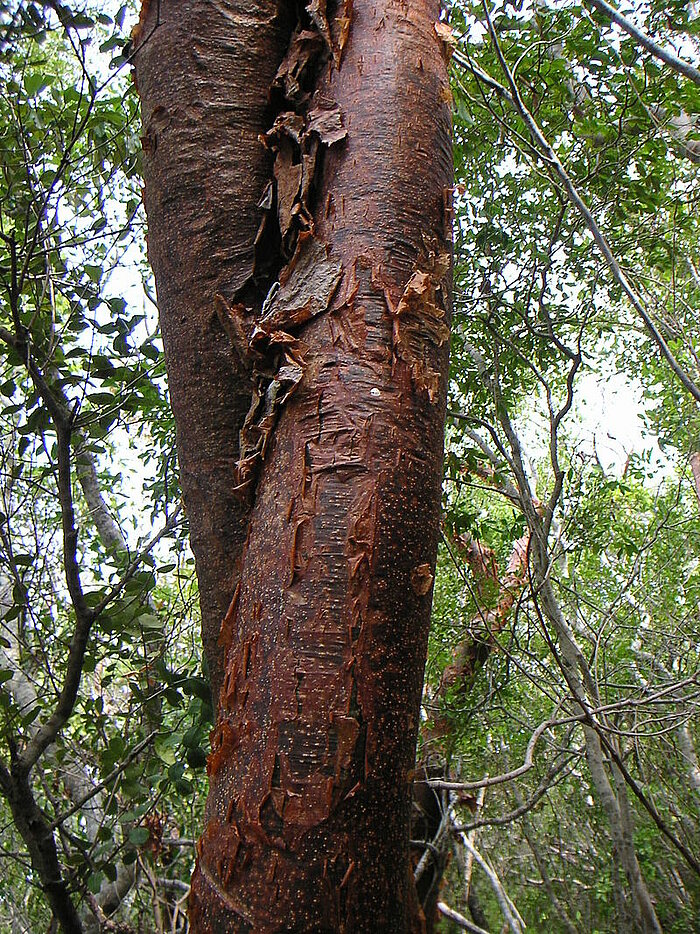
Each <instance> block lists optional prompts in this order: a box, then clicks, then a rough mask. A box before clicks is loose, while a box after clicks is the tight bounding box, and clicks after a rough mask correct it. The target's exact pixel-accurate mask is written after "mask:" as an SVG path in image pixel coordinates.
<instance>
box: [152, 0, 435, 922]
mask: <svg viewBox="0 0 700 934" xmlns="http://www.w3.org/2000/svg"><path fill="white" fill-rule="evenodd" d="M292 14H294V15H292ZM438 16H439V4H438V3H437V2H434V0H416V2H412V3H410V4H408V3H399V2H388V0H383V2H379V3H369V2H365V0H355V3H354V4H353V5H352V7H351V5H350V3H349V2H346V3H343V2H339V3H337V4H334V5H333V7H332V8H331V5H330V4H329V8H328V11H326V5H325V4H324V3H321V2H318V0H311V2H310V3H309V4H308V7H307V9H306V10H302V11H301V14H300V17H299V21H298V22H296V21H295V17H296V5H293V4H288V5H287V4H285V5H282V6H281V7H280V10H279V11H277V10H276V7H275V4H272V3H267V4H265V3H255V4H251V3H248V4H246V3H226V2H223V0H219V2H217V3H216V4H211V3H209V4H207V3H204V2H201V0H200V2H189V3H185V4H178V5H177V8H175V4H174V3H166V2H161V3H160V4H156V3H155V2H152V3H151V4H150V5H149V6H148V9H146V10H145V11H144V16H143V17H142V22H141V24H140V28H139V31H138V35H137V44H138V43H141V47H140V50H139V52H138V54H137V74H138V83H139V90H140V93H141V97H142V104H143V113H144V134H145V148H146V152H145V156H144V173H145V180H146V192H145V201H146V207H147V211H148V219H149V254H150V256H151V260H152V263H153V265H154V270H155V274H156V281H157V284H158V294H159V306H160V309H161V316H162V318H163V332H164V338H165V341H166V355H167V362H168V367H169V373H170V380H171V387H172V388H171V391H172V393H173V406H174V410H175V415H176V421H177V425H178V447H179V452H180V457H181V461H182V463H183V488H184V490H185V498H186V503H187V508H188V513H189V516H190V523H191V525H192V528H193V533H194V534H193V547H194V549H195V552H196V554H197V572H198V577H199V581H200V590H201V600H202V606H203V612H204V608H205V606H209V605H210V606H212V607H214V606H217V607H218V609H219V617H218V619H217V626H216V629H217V634H218V623H219V622H220V620H221V617H222V616H223V617H224V622H223V625H222V626H221V632H220V634H219V636H218V646H217V648H218V651H220V652H221V653H222V655H221V658H222V659H225V662H223V661H220V660H218V659H217V658H215V659H214V662H213V663H212V660H211V658H210V666H211V667H212V670H213V671H219V672H225V674H224V676H223V682H222V684H221V691H220V693H219V695H218V699H219V707H218V718H217V725H216V728H215V730H214V732H213V734H212V754H211V756H210V758H209V762H208V771H209V776H210V795H209V799H208V803H207V826H206V830H205V832H204V835H203V837H202V839H201V841H200V844H199V846H198V864H197V869H196V871H195V876H194V879H193V885H192V895H191V906H190V911H191V918H192V924H193V929H194V930H196V931H197V932H199V934H202V932H215V931H223V930H226V931H266V932H267V931H269V932H272V931H285V932H291V931H299V932H301V931H304V932H308V931H328V932H330V931H348V932H349V931H363V930H367V931H370V930H371V931H373V932H384V931H386V932H389V931H391V932H392V934H393V932H402V931H405V932H408V931H419V930H420V929H421V926H422V923H423V922H422V918H421V916H420V910H419V908H418V903H417V899H416V894H415V888H414V885H413V880H412V876H411V872H410V858H409V817H410V793H411V780H410V777H411V771H412V767H413V760H414V754H415V742H416V736H417V730H418V715H419V705H420V695H421V687H422V676H423V667H424V663H425V653H426V646H427V633H428V625H429V616H430V602H431V601H430V595H431V593H432V581H433V572H434V565H435V554H436V549H437V537H438V523H439V499H440V480H441V461H442V422H443V416H444V398H445V391H446V375H447V337H448V331H447V322H448V318H449V303H450V295H449V276H450V266H451V250H450V220H451V218H450V213H449V208H450V191H451V172H452V168H451V146H450V92H449V84H448V79H447V73H446V57H447V56H446V49H445V45H444V43H443V40H442V38H441V33H443V34H444V29H436V28H435V27H436V22H437V20H438ZM223 58H225V59H226V63H225V67H223V68H221V69H219V72H218V73H217V78H216V81H213V79H211V74H212V69H213V68H215V67H218V64H219V62H220V61H221V60H222V59H223ZM268 85H270V86H271V92H270V100H271V102H272V104H273V107H274V110H268V109H267V108H266V103H267V101H266V99H261V97H260V92H255V91H254V90H253V89H254V88H259V87H261V86H262V87H267V86H268ZM256 94H257V96H256ZM251 98H255V103H254V104H250V105H249V104H248V101H249V100H250V99H251ZM222 110H223V113H222ZM266 118H267V120H266ZM209 120H212V121H214V122H215V123H216V126H215V128H214V129H213V130H212V129H211V128H210V127H205V126H204V125H203V124H204V123H205V122H207V121H209ZM260 135H262V136H263V137H264V141H265V144H266V148H267V150H269V153H266V152H265V149H264V148H263V146H261V145H260V143H259V142H258V141H257V137H258V136H260ZM205 143H207V144H208V145H204V144H205ZM212 146H213V147H214V153H215V158H214V162H215V163H216V165H215V167H214V170H213V173H212V168H211V166H210V165H209V164H208V157H207V149H210V148H211V147H212ZM270 154H271V155H272V156H273V157H274V162H273V165H272V169H270V162H271V161H272V160H271V159H270ZM219 175H221V176H222V179H221V184H223V185H224V187H225V192H224V193H223V194H222V193H221V192H220V191H219V189H218V188H216V187H214V186H215V185H216V183H217V182H218V180H219V179H218V176H219ZM208 185H211V186H212V189H211V191H210V189H208V187H207V186H208ZM236 185H238V186H239V188H240V189H242V194H240V193H238V192H237V191H236ZM207 195H209V196H210V199H211V200H212V201H213V202H215V203H216V204H215V207H216V206H218V207H220V208H222V209H223V208H224V207H225V208H226V209H227V210H228V219H229V223H228V224H227V223H221V219H220V217H219V215H218V213H217V210H216V209H215V210H212V209H211V206H210V205H207V203H206V196H207ZM231 202H235V203H237V205H238V207H239V212H238V216H237V224H238V225H239V226H237V227H234V226H233V225H232V224H231V223H230V221H231V207H230V204H231ZM266 212H267V214H266ZM261 214H262V220H261ZM178 217H179V218H181V219H180V220H178ZM270 217H271V218H272V223H271V222H270ZM182 219H184V228H185V229H184V232H183V220H182ZM256 240H257V248H256V246H255V242H256ZM263 244H267V254H266V252H265V249H263V248H262V245H263ZM243 256H245V258H246V262H245V264H244V265H243V267H242V268H240V269H238V270H237V272H236V274H235V275H234V274H233V273H232V269H233V260H232V257H236V258H240V257H243ZM193 257H194V258H193ZM266 260H267V262H265V261H266ZM227 262H229V267H230V268H229V269H228V273H227V275H228V280H227V277H226V275H222V274H221V266H222V264H223V265H224V268H226V263H227ZM246 264H247V265H246ZM202 267H203V268H202ZM277 274H279V275H278V282H275V283H274V286H273V287H272V288H270V285H271V284H272V280H273V279H275V278H276V277H277ZM266 277H267V278H266ZM263 293H264V294H263ZM214 310H215V313H214V314H212V312H213V311H214ZM166 319H167V320H166ZM227 325H228V326H227ZM226 330H228V331H230V333H231V337H232V340H233V343H234V346H235V350H234V351H231V349H230V347H228V348H226V349H224V342H223V339H222V335H223V333H224V331H226ZM200 332H201V333H202V336H201V337H200V336H199V334H200ZM195 338H196V340H195ZM193 341H194V343H193ZM213 344H215V345H216V346H217V347H219V348H220V360H218V362H219V363H220V364H221V365H220V366H219V368H218V369H217V370H214V369H212V368H210V369H209V371H208V372H207V374H206V380H207V381H208V383H207V385H208V387H209V391H210V392H211V393H212V395H213V398H214V399H215V401H217V402H219V403H221V409H222V411H223V410H226V411H227V412H229V413H231V412H232V403H233V402H234V401H235V399H233V396H234V395H235V390H236V388H238V387H240V386H241V384H245V386H246V387H248V391H247V394H248V396H250V395H252V398H253V404H252V405H251V406H250V407H249V409H248V412H247V414H245V413H244V406H243V405H241V406H239V408H238V410H237V417H236V418H235V419H234V418H233V417H232V415H229V417H228V419H224V420H223V421H224V422H225V428H226V441H225V443H224V444H222V443H220V441H219V439H218V438H217V439H215V440H214V441H213V440H212V439H211V438H209V436H208V434H207V432H206V431H205V429H206V425H207V422H208V421H209V419H208V417H207V413H206V404H203V401H202V399H201V397H200V398H197V395H198V393H199V392H200V390H201V387H202V384H203V377H202V374H201V365H202V360H203V359H205V357H207V355H211V354H212V350H211V345H213ZM198 355H199V359H197V357H198ZM193 358H194V359H193ZM226 367H228V368H229V369H228V371H227V369H226ZM251 387H252V388H251ZM227 396H231V398H227ZM238 398H242V399H244V400H245V399H246V393H245V392H241V391H240V388H239V394H238ZM280 400H281V403H280ZM227 401H228V403H229V405H228V409H226V402H227ZM193 422H199V424H192V423H193ZM239 430H240V439H241V444H240V447H239V445H238V440H239V434H238V432H239ZM214 431H216V429H214ZM234 436H235V437H234ZM205 444H208V445H209V449H208V450H210V449H211V445H212V444H216V445H217V447H216V450H217V452H218V454H217V455H216V456H213V457H210V458H209V459H208V461H207V462H206V463H199V464H197V466H196V469H195V470H194V471H193V469H192V467H191V465H192V464H193V463H195V462H197V461H198V459H199V458H201V456H202V446H203V445H205ZM193 445H194V447H193ZM234 452H235V454H234ZM234 459H235V461H236V462H235V463H233V461H234ZM207 470H210V472H211V475H212V476H211V482H210V483H209V484H208V485H206V484H203V483H202V479H201V478H206V477H207V476H209V475H208V474H207ZM197 472H198V479H197V480H196V481H193V480H191V479H190V478H191V477H192V476H193V474H194V473H197ZM214 475H215V476H214ZM197 484H199V486H197ZM234 487H237V488H238V489H237V493H238V495H239V496H240V495H241V493H243V494H244V499H243V503H240V502H238V501H236V502H235V503H234V499H233V489H234ZM193 488H195V492H192V489H193ZM248 510H250V511H248ZM208 511H211V514H213V515H214V516H218V517H219V527H220V528H221V529H224V530H228V534H229V535H231V539H232V541H231V543H229V545H228V557H229V561H228V568H227V570H228V577H226V574H225V573H224V569H225V566H226V555H227V549H226V543H225V534H223V535H221V536H219V537H217V536H216V535H213V536H210V538H209V539H208V540H206V536H202V535H199V537H198V533H197V530H198V529H199V530H201V529H203V528H207V524H208V522H210V519H209V512H208ZM234 526H235V529H234ZM234 532H235V534H234ZM243 542H246V544H245V547H243ZM212 543H213V545H214V551H213V556H214V563H215V564H217V562H218V566H220V568H221V569H222V570H221V573H219V574H218V577H217V575H213V574H210V573H209V571H208V555H207V548H208V547H210V545H211V544H212ZM217 549H218V550H217ZM232 570H233V573H232ZM238 571H240V574H238ZM222 584H223V585H225V586H223V590H224V593H225V595H226V600H225V601H223V602H222V600H221V597H222V594H221V593H219V592H214V593H209V594H207V591H208V590H210V589H212V588H213V590H214V591H216V588H217V587H221V586H222ZM234 588H235V590H234ZM232 590H234V599H233V600H232V602H231V603H230V605H229V606H228V609H227V610H226V612H224V609H225V607H224V603H228V598H230V596H231V592H232ZM214 618H215V614H214V613H213V612H212V614H211V615H210V616H208V617H207V619H206V620H203V626H204V632H205V645H208V646H209V649H208V654H210V655H211V656H212V657H215V656H216V655H217V648H215V645H217V643H216V640H215V639H214V638H213V624H214ZM207 628H209V631H208V632H207ZM218 684H219V679H217V678H215V679H214V686H215V688H216V687H218Z"/></svg>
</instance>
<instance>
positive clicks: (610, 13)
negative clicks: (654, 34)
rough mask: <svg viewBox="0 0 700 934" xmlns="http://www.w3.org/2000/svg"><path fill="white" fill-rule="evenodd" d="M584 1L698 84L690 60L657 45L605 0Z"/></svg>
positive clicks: (695, 71) (698, 72) (649, 50)
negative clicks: (687, 60)
mask: <svg viewBox="0 0 700 934" xmlns="http://www.w3.org/2000/svg"><path fill="white" fill-rule="evenodd" d="M586 2H587V3H588V4H590V6H592V7H595V8H596V10H599V11H600V12H601V13H604V14H605V15H606V16H607V17H609V18H610V19H611V20H612V22H613V23H615V24H616V25H618V26H619V27H620V29H624V31H625V32H626V33H627V35H629V36H632V38H633V39H634V40H635V42H638V43H639V44H640V45H641V46H642V47H643V48H645V49H646V50H647V52H651V54H652V55H653V56H654V57H655V58H659V59H661V61H662V62H664V63H665V64H666V65H668V67H669V68H672V69H673V70H674V71H676V72H678V74H680V75H683V76H684V77H686V78H690V80H691V81H694V82H695V84H698V85H700V71H698V69H697V68H695V67H694V66H693V65H691V64H690V62H686V61H684V59H682V58H679V57H678V56H677V55H676V54H675V53H673V52H670V51H669V50H668V49H665V48H664V47H663V46H661V45H658V43H656V42H654V40H653V39H652V38H651V36H649V35H648V33H646V32H644V31H643V30H641V29H640V28H639V27H638V26H635V25H634V23H633V22H631V21H630V20H628V19H627V17H626V16H623V15H622V13H620V12H619V11H618V10H616V9H615V7H613V6H610V4H609V3H606V2H605V0H586Z"/></svg>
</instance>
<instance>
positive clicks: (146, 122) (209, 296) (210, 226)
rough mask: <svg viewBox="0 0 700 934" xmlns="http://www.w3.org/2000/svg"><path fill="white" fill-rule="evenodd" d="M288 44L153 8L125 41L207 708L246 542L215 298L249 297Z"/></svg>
mask: <svg viewBox="0 0 700 934" xmlns="http://www.w3.org/2000/svg"><path fill="white" fill-rule="evenodd" d="M288 36H289V24H288V23H287V22H285V19H284V18H283V17H280V16H279V15H278V3H277V2H276V0H267V2H260V0H256V2H249V3H240V2H227V0H217V2H216V3H206V2H201V0H180V2H178V3H175V2H174V0H152V2H146V3H145V4H144V8H143V12H142V18H141V23H140V24H139V28H138V30H137V34H136V35H135V37H134V38H135V46H136V47H137V49H138V53H137V56H136V64H137V70H136V75H137V79H138V88H139V93H140V96H141V106H142V121H143V137H142V141H143V150H144V153H143V172H144V183H145V186H144V203H145V205H146V211H147V215H148V227H149V232H148V255H149V259H150V262H151V265H152V266H153V270H154V273H155V276H156V284H157V288H158V306H159V310H160V321H161V329H162V332H163V339H164V342H165V352H166V363H167V368H168V376H169V387H170V399H171V402H172V407H173V411H174V413H175V421H176V425H177V442H178V459H179V465H180V476H181V483H182V489H183V494H184V499H185V505H186V508H187V516H188V519H189V526H190V537H191V541H192V548H193V551H194V555H195V560H196V567H197V578H198V581H199V593H200V603H201V609H202V633H203V640H204V649H205V654H206V658H207V661H208V663H209V668H210V674H211V683H212V689H213V694H214V697H216V696H218V690H219V686H220V684H221V680H222V677H223V658H222V654H221V650H220V648H219V647H218V645H217V639H218V633H219V627H220V624H221V619H222V617H223V615H224V614H225V612H226V609H227V607H228V605H229V603H230V601H231V597H232V595H233V593H234V590H235V588H236V584H237V583H238V574H239V560H240V554H241V551H242V548H243V544H244V542H245V538H246V535H247V513H248V506H247V504H246V503H243V502H241V500H240V498H239V497H238V496H237V495H236V493H235V490H234V485H235V483H234V479H233V477H234V474H235V465H236V462H237V460H238V444H239V431H240V428H241V426H242V424H243V420H244V418H245V414H246V412H247V410H248V405H249V401H250V388H249V386H248V385H247V384H246V382H245V379H244V378H243V377H242V375H241V374H240V373H239V372H237V369H236V366H235V355H234V353H233V350H232V348H231V343H230V340H229V338H228V336H227V334H226V333H225V331H224V329H223V327H222V325H221V323H220V321H219V318H218V316H217V314H216V309H215V296H216V295H217V294H224V295H226V294H233V293H234V292H236V290H237V289H238V288H239V287H240V286H242V285H245V284H246V283H249V278H250V275H251V272H252V269H253V265H254V250H253V241H254V239H255V235H256V231H257V227H258V224H259V222H260V212H259V211H258V209H257V202H258V200H259V198H260V194H261V192H262V190H263V189H264V187H265V184H266V183H267V178H268V175H269V172H270V160H269V157H268V155H267V154H266V152H265V151H264V149H263V148H262V146H260V144H259V142H258V139H257V135H258V133H259V132H261V130H262V128H263V127H264V126H265V125H266V123H267V122H268V106H269V105H268V93H267V87H268V84H269V83H270V81H271V80H272V78H273V76H274V74H275V71H276V70H277V65H278V63H279V60H280V58H281V56H282V54H283V51H284V48H285V47H286V43H287V41H288ZM248 289H249V290H251V291H252V286H251V284H250V283H249V284H248Z"/></svg>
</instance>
